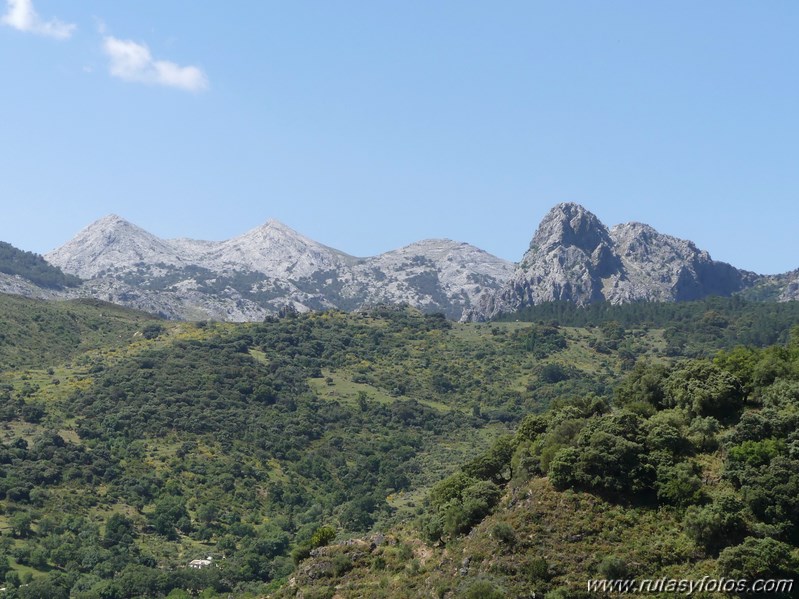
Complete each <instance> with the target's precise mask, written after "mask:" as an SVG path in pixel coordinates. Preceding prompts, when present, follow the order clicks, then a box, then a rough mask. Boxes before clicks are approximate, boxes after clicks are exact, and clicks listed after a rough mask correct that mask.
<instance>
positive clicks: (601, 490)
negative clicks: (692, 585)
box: [0, 297, 799, 599]
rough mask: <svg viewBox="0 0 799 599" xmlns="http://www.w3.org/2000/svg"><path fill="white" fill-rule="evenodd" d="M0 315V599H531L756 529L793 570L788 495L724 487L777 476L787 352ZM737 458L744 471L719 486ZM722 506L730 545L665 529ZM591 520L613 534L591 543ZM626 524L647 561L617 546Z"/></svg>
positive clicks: (45, 307)
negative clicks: (646, 538)
mask: <svg viewBox="0 0 799 599" xmlns="http://www.w3.org/2000/svg"><path fill="white" fill-rule="evenodd" d="M0 300H2V302H3V304H2V306H3V312H2V315H3V316H2V317H3V318H4V321H5V325H4V328H3V332H4V333H6V332H7V333H6V334H5V337H4V338H3V341H2V343H0V352H1V353H0V359H1V360H2V370H0V420H2V426H1V428H0V440H2V446H0V471H2V477H1V478H0V507H1V508H2V509H1V510H0V533H2V535H1V536H0V570H2V576H4V577H5V579H6V581H7V584H6V586H7V591H6V596H8V597H10V598H12V599H13V598H15V597H23V598H27V597H55V598H58V597H67V596H74V597H82V598H86V599H89V598H107V597H111V598H117V597H119V598H123V597H159V596H166V595H170V594H171V595H170V596H172V597H184V596H187V595H186V594H187V593H193V594H195V595H196V594H199V593H202V596H204V597H209V598H210V597H216V596H222V597H227V596H229V595H231V594H232V595H233V596H236V597H247V596H250V597H261V596H265V595H266V594H269V593H274V592H279V593H288V594H292V593H295V592H297V591H301V592H302V594H303V596H304V597H313V596H323V597H325V596H333V588H334V586H335V585H343V586H342V589H344V590H343V591H342V592H344V593H345V594H344V595H343V596H370V597H371V596H375V597H378V596H419V595H421V594H427V595H429V594H430V592H433V591H435V592H436V593H438V594H439V595H440V596H461V595H462V594H463V593H465V592H467V591H468V592H471V591H470V589H471V588H472V586H473V585H483V586H482V587H476V588H477V591H480V589H481V588H483V589H484V590H485V589H489V591H491V589H494V590H495V591H496V592H497V593H506V592H507V593H517V592H518V593H523V592H529V591H536V592H538V591H542V592H546V591H552V592H554V591H555V590H556V589H558V588H559V587H563V586H568V581H570V580H577V579H578V578H579V579H582V578H585V577H586V576H587V575H588V572H593V571H594V570H596V568H598V567H599V565H600V564H599V563H598V562H597V563H594V562H596V561H597V559H598V560H600V561H601V559H604V557H607V559H608V560H616V561H614V562H613V563H614V564H617V565H618V564H621V562H622V561H623V562H624V564H623V565H624V567H625V568H627V569H628V570H629V571H631V572H633V571H634V572H638V571H639V570H640V571H641V572H644V571H648V567H649V566H650V565H651V564H652V563H654V560H657V559H660V560H661V562H663V563H660V562H658V564H659V565H658V567H657V568H656V569H655V570H654V571H655V572H661V571H663V568H667V567H672V566H673V567H674V568H675V569H674V571H677V568H679V567H680V564H684V563H686V560H688V559H689V558H690V559H700V560H701V562H702V563H703V564H705V566H703V568H705V571H711V570H712V569H713V568H716V567H717V566H718V564H720V563H722V561H720V560H721V558H718V559H717V555H718V554H719V552H721V551H722V550H726V547H727V545H732V546H737V545H739V544H741V543H749V544H752V543H755V541H758V540H760V541H762V540H763V538H765V537H773V538H774V539H775V541H774V542H777V543H781V544H780V545H774V546H771V545H770V546H769V547H768V548H767V549H768V551H771V550H772V549H773V550H774V551H776V552H777V553H776V554H778V555H780V556H782V557H784V558H785V560H788V561H784V562H782V561H780V562H779V563H778V564H777V565H776V566H774V567H775V568H781V567H783V566H785V567H788V566H787V565H790V564H792V562H791V561H790V560H791V559H793V556H792V555H791V551H792V550H793V549H792V547H793V544H795V542H796V538H795V531H793V528H792V527H795V521H794V520H792V518H795V515H791V514H795V512H791V510H795V509H796V506H793V504H792V503H791V502H790V500H787V499H785V497H786V496H787V495H789V494H790V493H789V491H786V492H785V493H783V494H781V495H779V497H778V496H776V495H775V496H767V497H760V498H759V499H753V497H754V495H753V493H754V491H752V490H748V489H749V487H748V486H747V484H748V483H747V482H746V481H747V480H756V479H757V478H756V477H758V476H761V477H765V476H777V477H780V476H783V474H780V473H786V472H790V470H791V469H792V468H793V467H794V464H793V463H792V462H790V460H792V459H794V458H795V456H793V454H792V453H791V452H792V451H793V450H792V449H791V447H792V445H791V444H792V443H794V442H795V440H794V439H792V438H791V437H790V431H792V430H794V429H795V426H793V425H795V422H794V421H793V420H791V419H792V418H793V416H792V414H793V411H792V410H794V408H795V406H794V402H795V398H794V395H792V394H793V391H792V389H793V387H791V385H794V383H793V382H792V381H793V380H794V372H795V371H796V368H795V362H796V360H797V358H796V354H797V350H796V349H795V346H794V345H791V346H789V347H786V348H782V349H781V348H779V347H778V348H773V349H766V350H755V349H752V350H730V351H728V352H726V353H723V354H721V355H719V356H717V357H716V358H715V359H714V360H708V359H704V360H700V361H695V362H682V361H681V360H682V359H683V358H684V357H685V356H684V355H680V353H679V352H680V348H679V347H676V346H674V345H673V344H669V342H668V340H667V339H666V335H665V331H664V330H663V328H658V327H654V326H648V325H647V326H637V325H635V324H634V323H632V321H627V320H625V317H624V314H621V313H614V314H613V315H612V319H605V320H604V321H602V320H597V321H595V322H592V323H591V325H592V326H565V325H564V323H555V322H550V321H549V320H550V319H539V320H541V322H538V321H536V322H509V323H488V324H453V323H451V322H449V321H447V320H445V319H444V318H442V317H440V316H437V315H423V314H421V313H419V312H417V311H415V310H411V309H407V308H375V309H372V310H369V311H364V312H359V313H355V314H345V313H342V312H336V311H330V312H324V313H315V314H307V315H296V314H287V315H286V316H285V317H283V318H279V319H278V318H272V319H268V320H267V321H266V322H263V323H258V324H247V325H232V324H222V323H207V322H197V323H175V322H165V321H159V320H156V319H153V318H151V317H147V316H146V315H143V314H141V313H136V312H130V311H127V310H123V309H120V308H116V307H111V306H109V305H106V304H87V303H42V302H33V301H29V300H21V299H19V298H11V297H3V298H0ZM772 307H773V306H769V308H772ZM695 309H696V311H697V312H699V311H700V310H701V311H703V313H705V312H707V310H705V307H704V306H701V305H698V306H697V307H696V308H695ZM779 322H780V323H781V324H780V327H781V329H780V330H777V329H776V328H775V330H774V331H773V334H775V335H778V336H779V337H778V338H781V339H782V338H785V337H784V336H783V335H785V336H787V330H788V328H789V326H790V324H791V323H790V322H788V319H782V320H779ZM622 323H625V324H622ZM26 332H27V333H28V334H26ZM702 335H703V333H701V332H697V333H696V335H695V336H694V337H690V338H689V339H688V341H687V343H686V344H685V345H684V348H686V351H687V350H689V349H690V348H692V347H699V346H700V345H701V346H702V347H704V346H705V345H707V344H708V343H709V341H708V339H707V338H706V337H704V336H702ZM719 344H720V345H723V346H727V345H729V340H728V339H726V338H724V337H721V338H719ZM690 351H693V350H692V349H691V350H690ZM796 384H799V383H796ZM706 387H707V388H706ZM783 387H784V390H783V391H782V392H781V393H782V395H780V398H781V399H773V400H772V399H768V398H769V397H771V395H770V393H772V391H771V390H772V389H782V388H783ZM773 392H774V393H776V391H773ZM775 397H776V396H775ZM792 398H793V399H792ZM767 409H769V410H771V412H768V413H765V414H763V412H764V411H765V410H767ZM794 411H795V410H794ZM755 415H757V416H758V417H759V418H760V420H757V422H755V420H752V424H751V427H754V428H752V430H754V431H759V432H755V433H752V432H747V433H744V431H745V430H749V429H748V428H746V426H750V425H749V424H746V425H744V424H742V423H745V422H749V419H752V418H755ZM757 423H761V424H757ZM763 423H766V424H767V425H768V427H770V428H763V426H766V424H763ZM756 424H757V425H756ZM761 425H762V426H761ZM758 426H759V427H760V428H758ZM792 426H793V429H791V427H792ZM751 427H750V428H751ZM789 429H790V431H789ZM739 431H740V434H742V435H744V436H742V437H739V436H736V435H738V434H739ZM747 444H748V445H747ZM752 444H754V445H752ZM735 448H738V449H735ZM736 451H737V452H739V453H740V459H738V458H732V459H733V460H736V459H738V461H737V462H735V464H738V466H736V467H739V466H740V468H744V469H745V468H750V470H740V473H741V474H740V475H736V476H738V478H734V477H733V475H728V474H727V471H728V469H729V466H728V464H731V463H732V462H730V458H729V455H737V454H735V452H736ZM747 452H749V453H747ZM750 454H751V455H754V456H755V457H754V458H751V459H750V457H751V456H750ZM586 456H593V458H591V459H588V458H587V457H586ZM586 460H588V461H586ZM758 460H759V461H758ZM781 460H782V461H781ZM784 460H788V461H789V462H790V463H789V462H784ZM783 462H784V463H783ZM614 464H615V465H616V466H615V467H614ZM780 464H782V466H780V468H783V469H782V470H774V468H776V467H777V465H780ZM783 466H784V467H783ZM752 468H753V469H754V470H751V469H752ZM603 469H605V470H603ZM758 469H759V470H758ZM786 476H787V475H786ZM753 477H755V478H753ZM780 480H781V479H780ZM792 480H793V479H791V478H790V476H789V477H788V478H787V479H786V482H785V484H788V485H790V484H794V482H795V481H794V482H791V481H792ZM778 487H779V485H777V484H771V483H769V488H775V489H776V488H778ZM533 498H535V499H533ZM728 498H731V499H729V501H733V500H734V501H736V502H738V503H736V504H735V505H739V504H740V514H739V515H740V523H738V520H736V521H735V522H736V526H738V524H740V526H738V528H736V529H735V531H736V532H735V534H734V535H728V536H724V537H723V539H720V538H719V537H718V534H716V533H710V537H708V538H710V539H711V541H712V542H711V543H710V544H708V542H706V540H705V537H703V536H701V535H702V534H704V533H697V535H698V536H691V534H693V533H690V532H688V531H689V526H688V525H687V524H686V523H685V522H688V520H686V518H689V516H688V514H689V513H690V514H693V515H692V516H690V518H695V519H696V521H697V522H698V523H699V524H697V525H696V528H697V530H700V529H701V530H704V529H705V528H707V527H706V526H705V525H704V524H702V522H704V521H705V520H708V519H709V521H710V522H711V525H710V526H711V528H712V522H713V518H714V517H716V516H714V514H718V513H719V510H722V511H724V513H727V511H729V510H727V507H729V506H728V505H727V504H726V503H723V502H724V501H728ZM564 502H567V503H568V505H569V506H571V508H570V509H569V510H564V509H563V508H562V506H563V505H564ZM720 502H721V503H720ZM758 502H759V503H758ZM769 502H771V503H769ZM772 505H778V506H779V510H778V512H776V511H774V510H773V509H771V506H772ZM719 506H721V507H719ZM736 509H737V508H736ZM531 510H532V511H531ZM586 510H588V511H586ZM714 510H715V511H714ZM756 510H760V511H756ZM736 513H737V512H736ZM531 514H538V515H537V516H531ZM572 516H574V518H572ZM703 519H704V520H703ZM605 520H607V523H609V524H608V525H609V526H610V528H608V531H615V532H613V533H611V532H607V533H606V532H601V533H600V532H597V531H598V530H599V529H598V528H596V527H598V526H599V524H598V522H603V521H605ZM633 522H640V523H642V525H643V524H646V526H648V527H649V528H648V529H647V528H646V527H645V529H646V530H648V532H649V533H651V534H655V533H657V535H659V536H658V538H661V537H662V539H663V541H662V542H663V545H662V546H661V545H657V544H655V545H648V547H649V549H647V550H646V551H645V550H644V549H643V548H642V543H641V542H640V541H635V537H634V536H632V537H629V539H630V540H629V541H628V540H627V538H628V535H629V532H628V531H627V528H628V527H630V526H632V523H633ZM725 526H726V525H725ZM590 527H593V528H590ZM703 527H704V528H703ZM583 528H584V529H585V530H582V529H583ZM589 528H590V530H589ZM495 529H496V530H495ZM602 530H604V529H602ZM724 530H725V531H726V530H727V529H726V528H724ZM470 531H473V532H470ZM592 531H593V532H592ZM378 533H380V534H378ZM725 534H726V533H725ZM531 535H532V536H531ZM714 535H715V536H714ZM578 536H579V537H580V538H579V539H577V537H578ZM571 537H574V538H575V540H568V539H569V538H571ZM747 537H753V538H755V541H747V540H746V538H747ZM362 538H367V539H370V541H368V542H366V543H365V544H364V542H361V541H359V540H358V539H362ZM348 539H349V540H348ZM370 543H372V544H374V547H372V546H371V545H370ZM596 543H599V544H598V545H596ZM747 547H748V546H747ZM758 547H759V546H758ZM542 548H545V549H542ZM756 549H757V548H756ZM757 550H758V551H760V549H757ZM591 551H593V552H594V555H598V556H600V557H599V558H597V559H594V558H591V559H589V558H588V557H585V556H587V555H588V552H591ZM731 551H732V550H731ZM736 551H744V549H738V550H736ZM764 551H765V549H764ZM580 552H583V553H582V554H581V553H580ZM636 552H643V553H641V554H640V555H639V553H636ZM786 552H787V553H786ZM606 554H607V555H606ZM776 554H775V555H776ZM580 555H583V556H584V557H583V558H579V556H580ZM769 555H771V554H769ZM455 556H460V557H457V558H456V557H455ZM658 556H661V557H658ZM662 556H668V558H665V557H662ZM208 557H210V558H212V559H211V562H210V565H208V566H207V567H203V568H196V569H195V568H188V567H187V566H188V564H189V562H191V561H192V560H197V559H201V558H202V559H204V558H208ZM467 557H468V558H469V560H468V564H467V565H466V566H462V565H461V562H462V561H463V560H465V559H466V558H467ZM780 559H782V558H780ZM453 560H456V561H457V563H455V562H453ZM531 560H532V561H531ZM536 560H538V561H536ZM542 560H543V561H542ZM592 560H593V561H592ZM641 560H644V561H641ZM663 560H666V561H663ZM668 560H672V561H670V562H668V563H666V562H667V561H668ZM681 560H682V561H681ZM747 563H748V562H747ZM531 564H532V565H531ZM786 564H787V565H786ZM620 567H621V566H620ZM769 567H770V566H769ZM464 568H465V571H466V573H465V574H463V575H461V574H457V575H456V574H455V572H456V571H458V570H463V569H464ZM775 571H776V570H775ZM580 577H581V578H580ZM347 589H349V591H347ZM477 591H475V592H477ZM489 591H486V592H489ZM480 592H483V591H480ZM491 592H493V591H491ZM448 594H449V595H448ZM473 596H484V595H473ZM485 596H491V595H485ZM569 596H571V595H569Z"/></svg>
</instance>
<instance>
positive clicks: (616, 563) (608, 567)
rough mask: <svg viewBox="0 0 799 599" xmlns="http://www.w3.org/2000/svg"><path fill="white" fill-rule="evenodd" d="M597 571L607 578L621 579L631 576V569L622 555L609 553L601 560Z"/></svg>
mask: <svg viewBox="0 0 799 599" xmlns="http://www.w3.org/2000/svg"><path fill="white" fill-rule="evenodd" d="M597 573H598V574H599V575H600V576H601V577H602V578H605V579H606V580H621V579H623V578H628V577H629V575H630V569H629V567H628V566H627V563H626V562H625V561H624V560H623V559H621V558H620V557H616V556H615V555H608V556H607V557H605V558H603V559H602V561H601V562H599V565H598V566H597Z"/></svg>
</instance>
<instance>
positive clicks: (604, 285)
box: [466, 204, 762, 320]
mask: <svg viewBox="0 0 799 599" xmlns="http://www.w3.org/2000/svg"><path fill="white" fill-rule="evenodd" d="M761 278H762V277H759V276H758V275H755V274H754V273H749V272H745V271H741V270H738V269H736V268H734V267H732V266H730V265H729V264H725V263H724V262H716V261H714V260H712V259H711V257H710V255H709V254H708V253H707V252H705V251H702V250H700V249H698V248H697V247H696V246H695V245H694V244H693V243H692V242H690V241H685V240H682V239H677V238H676V237H671V236H669V235H663V234H662V233H658V232H657V231H656V230H655V229H653V228H652V227H650V226H648V225H644V224H641V223H627V224H623V225H616V226H615V227H613V228H611V229H608V228H607V227H606V226H605V225H604V224H603V223H602V222H601V221H600V220H599V219H598V218H597V217H596V216H595V215H594V214H592V213H591V212H589V211H588V210H586V209H585V208H583V207H582V206H580V205H578V204H558V205H557V206H555V207H554V208H552V210H550V211H549V213H548V214H547V215H546V216H545V217H544V219H543V220H542V221H541V224H540V225H539V226H538V230H537V231H536V233H535V235H534V236H533V240H532V242H531V243H530V248H529V249H528V250H527V252H526V253H525V255H524V257H523V258H522V261H521V262H520V263H519V266H518V267H517V269H516V271H515V272H514V273H513V276H512V277H511V278H510V280H509V281H508V282H507V283H506V284H505V285H503V286H502V287H501V288H500V289H499V290H498V291H497V292H494V293H490V292H489V293H486V294H484V295H483V296H482V297H481V298H480V299H479V300H478V302H477V305H476V308H475V309H473V310H472V311H471V312H469V314H467V316H466V317H467V318H469V319H472V320H487V319H489V318H492V317H494V316H496V315H497V314H500V313H510V312H514V311H516V310H518V309H520V308H523V307H525V306H529V305H534V304H540V303H543V302H548V301H556V300H565V301H572V302H576V303H578V304H586V303H589V302H594V301H602V300H605V301H609V302H611V303H614V304H619V303H624V302H635V301H660V302H668V301H684V300H693V299H699V298H702V297H706V296H708V295H730V294H732V293H735V292H738V291H741V290H743V289H745V288H747V287H749V286H752V285H754V284H755V283H757V282H758V281H759V280H760V279H761Z"/></svg>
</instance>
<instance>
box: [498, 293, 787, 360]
mask: <svg viewBox="0 0 799 599" xmlns="http://www.w3.org/2000/svg"><path fill="white" fill-rule="evenodd" d="M499 320H500V321H506V322H513V321H526V322H547V323H554V324H558V325H560V326H569V327H598V326H602V325H605V326H607V323H610V322H613V323H618V324H619V325H620V326H621V327H625V328H636V329H641V328H653V329H663V331H664V338H665V340H666V342H667V344H668V345H667V348H666V353H667V354H669V355H673V356H709V355H712V354H713V353H715V352H716V351H718V350H719V349H721V348H730V347H734V346H736V345H756V346H759V347H762V346H764V345H770V344H774V343H785V342H786V341H787V339H788V337H787V335H788V331H789V330H790V327H791V326H792V325H793V324H794V323H796V322H797V321H799V302H784V303H776V302H775V303H763V302H758V301H747V300H745V299H743V298H742V297H740V296H733V297H726V298H725V297H709V298H706V299H704V300H699V301H692V302H677V303H660V302H639V303H633V304H623V305H617V306H614V305H612V304H609V303H607V302H596V303H592V304H589V305H587V306H584V307H580V306H577V305H576V304H574V303H572V302H550V303H546V304H539V305H537V306H531V307H529V308H524V309H522V310H520V311H519V312H516V313H514V314H509V315H503V316H502V317H500V318H499Z"/></svg>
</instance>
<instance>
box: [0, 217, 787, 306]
mask: <svg viewBox="0 0 799 599" xmlns="http://www.w3.org/2000/svg"><path fill="white" fill-rule="evenodd" d="M44 257H45V259H46V260H47V262H49V263H50V264H51V265H54V266H56V267H59V268H60V269H61V270H62V271H63V272H64V273H67V274H69V275H76V276H78V277H80V278H81V279H83V280H84V282H83V283H82V284H81V285H80V286H78V287H75V288H63V289H60V290H54V289H49V288H43V287H41V286H39V285H35V284H34V283H32V282H31V281H28V280H26V279H25V278H24V277H22V276H19V275H16V276H15V275H9V274H0V291H5V292H8V293H17V294H21V295H27V296H34V297H43V298H46V299H54V298H61V297H93V298H97V299H102V300H106V301H111V302H114V303H118V304H122V305H126V306H130V307H134V308H138V309H141V310H145V311H148V312H152V313H156V314H160V315H161V316H164V317H166V318H170V319H185V320H202V319H213V320H229V321H252V320H262V319H263V318H264V317H266V316H267V315H269V314H275V313H279V312H281V311H285V310H296V311H300V312H302V311H307V310H324V309H331V308H338V309H343V310H353V309H358V308H361V307H365V306H369V305H375V304H383V303H389V304H398V303H406V304H409V305H411V306H414V307H416V308H419V309H421V310H423V311H426V312H443V313H444V314H445V315H446V316H447V317H449V318H452V319H461V320H476V321H482V320H488V319H490V318H492V317H495V316H497V315H499V314H502V313H512V312H514V311H516V310H519V309H521V308H524V307H525V306H529V305H533V304H539V303H542V302H547V301H556V300H565V301H572V302H576V303H578V304H587V303H590V302H596V301H608V302H611V303H613V304H620V303H627V302H637V301H658V302H664V301H665V302H669V301H685V300H693V299H700V298H703V297H706V296H710V295H721V296H729V295H733V294H741V295H743V296H744V297H746V298H749V299H756V300H766V301H789V300H794V299H797V298H799V270H797V271H792V272H790V273H785V274H782V275H770V276H766V275H759V274H756V273H753V272H748V271H744V270H740V269H737V268H735V267H734V266H731V265H729V264H726V263H724V262H718V261H714V260H713V259H712V258H711V257H710V255H709V254H708V252H706V251H704V250H700V249H699V248H697V247H696V246H695V245H694V244H693V243H692V242H690V241H686V240H682V239H678V238H676V237H672V236H669V235H664V234H662V233H659V232H658V231H656V230H655V229H653V228H652V227H650V226H648V225H645V224H642V223H635V222H632V223H626V224H621V225H616V226H614V227H611V228H608V227H607V226H605V225H604V224H603V223H602V222H601V221H600V220H599V219H598V218H597V217H596V216H595V215H594V214H592V213H591V212H590V211H588V210H586V209H585V208H584V207H582V206H580V205H578V204H573V203H563V204H558V205H557V206H555V207H553V208H552V209H551V210H550V211H549V212H548V213H547V215H546V216H545V217H544V219H543V220H542V221H541V223H540V224H539V226H538V228H537V230H536V232H535V235H534V236H533V239H532V241H531V243H530V246H529V248H528V249H527V251H526V252H525V254H524V255H523V256H522V259H521V261H520V262H519V263H518V264H513V263H511V262H508V261H506V260H503V259H501V258H498V257H496V256H493V255H491V254H489V253H487V252H485V251H483V250H481V249H479V248H476V247H474V246H472V245H469V244H467V243H461V242H456V241H452V240H448V239H428V240H423V241H419V242H417V243H413V244H411V245H408V246H405V247H403V248H400V249H397V250H393V251H390V252H386V253H384V254H380V255H378V256H373V257H366V258H359V257H355V256H351V255H349V254H347V253H345V252H342V251H340V250H337V249H333V248H330V247H327V246H325V245H323V244H320V243H318V242H316V241H313V240H311V239H309V238H307V237H304V236H303V235H301V234H299V233H298V232H296V231H294V230H293V229H291V228H289V227H287V226H286V225H284V224H282V223H280V222H278V221H275V220H270V221H267V222H266V223H265V224H263V225H261V226H260V227H257V228H255V229H252V230H251V231H248V232H246V233H244V234H243V235H240V236H238V237H234V238H232V239H228V240H226V241H219V242H216V241H201V240H194V239H185V238H182V239H161V238H159V237H157V236H155V235H153V234H151V233H149V232H147V231H145V230H144V229H142V228H140V227H138V226H136V225H134V224H132V223H130V222H128V221H126V220H124V219H123V218H120V217H119V216H116V215H110V216H106V217H104V218H101V219H100V220H98V221H96V222H94V223H92V224H90V225H89V226H88V227H86V228H85V229H83V230H82V231H80V232H79V233H78V234H77V235H76V236H75V237H74V238H73V239H72V240H70V241H69V242H67V243H66V244H64V245H63V246H61V247H59V248H57V249H55V250H53V251H52V252H49V253H48V254H46V255H45V256H44Z"/></svg>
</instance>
